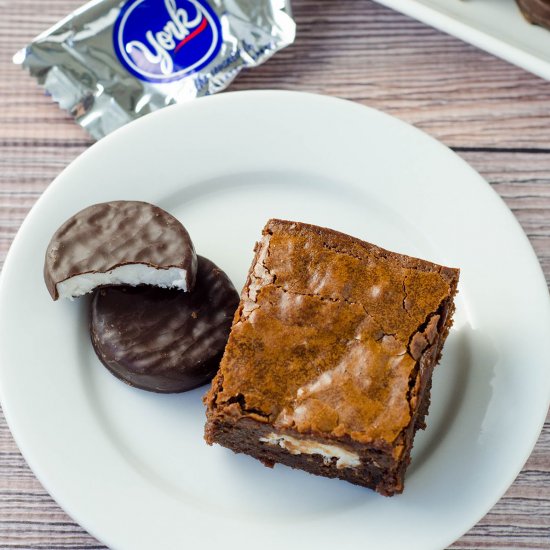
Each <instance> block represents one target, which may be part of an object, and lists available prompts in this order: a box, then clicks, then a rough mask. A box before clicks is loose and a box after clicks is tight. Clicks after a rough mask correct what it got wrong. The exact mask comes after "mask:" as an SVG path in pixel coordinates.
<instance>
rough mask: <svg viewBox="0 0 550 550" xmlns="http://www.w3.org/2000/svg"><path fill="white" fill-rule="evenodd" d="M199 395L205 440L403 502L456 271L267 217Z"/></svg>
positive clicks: (450, 308)
mask: <svg viewBox="0 0 550 550" xmlns="http://www.w3.org/2000/svg"><path fill="white" fill-rule="evenodd" d="M255 252H256V255H255V258H254V261H253V263H252V266H251V268H250V272H249V275H248V279H247V282H246V284H245V287H244V289H243V292H242V295H241V302H240V305H239V308H238V309H237V312H236V314H235V318H234V321H233V326H232V329H231V334H230V337H229V341H228V343H227V346H226V349H225V353H224V356H223V359H222V362H221V366H220V369H219V371H218V374H217V375H216V377H215V378H214V380H213V383H212V387H211V389H210V391H209V392H208V394H207V395H206V396H205V403H206V405H207V423H206V429H205V439H206V441H207V442H208V443H209V444H212V443H219V444H220V445H223V446H225V447H228V448H230V449H232V450H233V451H235V452H242V453H246V454H249V455H251V456H253V457H255V458H257V459H259V460H261V461H262V462H263V463H264V464H265V465H267V466H273V465H274V464H275V463H281V464H286V465H287V466H291V467H293V468H300V469H302V470H305V471H307V472H310V473H313V474H317V475H322V476H327V477H337V478H341V479H344V480H346V481H349V482H351V483H355V484H358V485H363V486H365V487H370V488H372V489H375V490H376V491H378V492H379V493H382V494H383V495H393V494H395V493H400V492H402V491H403V480H404V476H405V470H406V468H407V465H408V464H409V462H410V453H411V449H412V445H413V439H414V435H415V432H416V430H417V429H418V428H424V427H425V423H424V418H425V416H426V415H427V413H428V407H429V403H430V388H431V377H432V371H433V368H434V366H435V365H436V363H437V362H438V361H439V358H440V356H441V350H442V348H443V343H444V341H445V338H446V337H447V334H448V332H449V328H450V327H451V324H452V321H451V318H452V313H453V310H454V304H453V297H454V295H455V293H456V289H457V283H458V276H459V271H458V270H457V269H451V268H448V267H443V266H440V265H436V264H433V263H431V262H427V261H424V260H420V259H417V258H412V257H409V256H404V255H402V254H397V253H394V252H389V251H387V250H384V249H382V248H379V247H377V246H375V245H372V244H369V243H367V242H364V241H361V240H359V239H356V238H354V237H350V236H348V235H344V234H343V233H339V232H336V231H333V230H330V229H326V228H322V227H316V226H313V225H307V224H304V223H297V222H290V221H282V220H270V221H269V222H268V223H267V225H266V226H265V228H264V230H263V236H262V239H261V240H260V242H259V243H257V245H256V249H255Z"/></svg>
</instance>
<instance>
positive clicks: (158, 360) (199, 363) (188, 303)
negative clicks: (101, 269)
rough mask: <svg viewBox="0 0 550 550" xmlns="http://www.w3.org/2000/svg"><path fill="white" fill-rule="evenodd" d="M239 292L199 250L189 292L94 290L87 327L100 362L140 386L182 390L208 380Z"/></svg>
mask: <svg viewBox="0 0 550 550" xmlns="http://www.w3.org/2000/svg"><path fill="white" fill-rule="evenodd" d="M238 303H239V296H238V294H237V291H236V290H235V287H234V286H233V284H232V283H231V281H230V280H229V278H228V277H227V275H226V274H225V273H224V272H223V271H222V270H221V269H219V268H218V267H216V265H215V264H214V263H212V262H211V261H210V260H207V259H206V258H203V257H202V256H198V270H197V280H196V283H195V288H194V289H193V291H192V292H182V291H181V290H172V289H162V288H156V287H147V286H139V287H127V286H120V287H106V288H101V289H98V290H96V291H95V294H94V297H93V300H92V305H91V321H90V333H91V337H92V344H93V346H94V349H95V351H96V353H97V356H98V357H99V359H100V360H101V362H102V363H103V364H104V365H105V366H106V367H107V368H108V369H109V370H110V371H111V372H112V373H113V374H114V375H116V376H118V377H119V378H120V379H122V380H124V381H125V382H127V383H128V384H130V385H132V386H135V387H138V388H142V389H144V390H150V391H156V392H162V393H171V392H183V391H186V390H190V389H193V388H195V387H197V386H200V385H202V384H205V383H206V382H208V381H210V380H211V379H212V377H213V376H214V374H215V373H216V371H217V370H218V365H219V362H220V359H221V356H222V354H223V350H224V348H225V344H226V342H227V338H228V336H229V330H230V329H231V322H232V321H233V315H234V313H235V310H236V309H237V305H238Z"/></svg>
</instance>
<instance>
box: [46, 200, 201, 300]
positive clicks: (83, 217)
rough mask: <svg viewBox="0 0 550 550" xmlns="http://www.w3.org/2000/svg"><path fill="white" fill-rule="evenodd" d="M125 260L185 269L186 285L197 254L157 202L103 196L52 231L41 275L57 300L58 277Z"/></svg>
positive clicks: (191, 281) (192, 278)
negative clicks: (112, 198)
mask: <svg viewBox="0 0 550 550" xmlns="http://www.w3.org/2000/svg"><path fill="white" fill-rule="evenodd" d="M127 264H145V265H147V266H150V267H153V268H156V269H168V268H171V267H175V268H180V269H185V270H186V287H187V289H188V290H190V289H192V288H193V284H194V281H195V275H196V270H197V256H196V254H195V249H194V247H193V243H192V242H191V238H190V237H189V233H187V231H186V229H185V228H184V227H183V225H182V224H181V223H180V222H179V221H178V220H177V219H176V218H174V216H172V215H171V214H169V213H168V212H166V211H165V210H163V209H162V208H159V207H158V206H154V205H152V204H149V203H146V202H140V201H112V202H104V203H100V204H94V205H93V206H89V207H88V208H85V209H84V210H81V211H80V212H78V213H77V214H75V215H74V216H72V217H71V218H69V219H68V220H67V221H66V222H65V223H64V224H63V225H62V226H61V227H60V228H59V229H58V230H57V231H56V232H55V233H54V235H53V237H52V239H51V241H50V244H49V245H48V248H47V251H46V258H45V263H44V280H45V282H46V286H47V287H48V291H49V292H50V294H51V296H52V298H53V299H54V300H57V299H58V297H59V294H58V290H57V284H58V283H60V282H63V281H65V280H67V279H69V278H71V277H74V276H75V275H81V274H85V273H98V272H101V273H105V272H109V271H111V270H113V269H115V268H117V267H120V266H123V265H127Z"/></svg>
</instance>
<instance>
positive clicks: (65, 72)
mask: <svg viewBox="0 0 550 550" xmlns="http://www.w3.org/2000/svg"><path fill="white" fill-rule="evenodd" d="M295 30H296V29H295V24H294V21H293V20H292V17H291V14H290V6H289V4H288V1H285V0H123V1H121V0H94V1H92V2H89V3H88V4H86V5H84V6H83V7H81V8H80V9H78V10H76V11H75V12H73V13H72V14H70V15H69V16H68V17H66V18H65V19H63V20H62V21H60V22H59V23H58V24H57V25H55V26H54V27H52V28H51V29H49V30H47V31H46V32H44V33H43V34H41V35H40V36H38V37H37V38H35V39H34V40H33V41H32V42H31V44H30V45H29V46H27V47H26V48H24V49H23V50H21V51H19V52H18V53H17V54H16V55H15V57H14V62H15V63H18V64H22V65H23V66H24V67H26V68H27V69H29V71H30V73H31V75H33V76H35V77H36V79H37V80H38V82H39V83H40V84H42V85H44V87H45V88H46V90H47V91H48V92H49V93H50V94H51V95H52V97H53V99H54V100H55V101H57V102H58V103H59V105H60V107H61V108H63V109H67V110H68V111H69V112H70V113H71V114H72V115H73V116H74V117H75V119H76V121H77V122H78V123H79V124H80V125H81V126H82V127H83V128H85V129H86V130H87V131H88V132H89V133H90V134H91V135H92V136H93V137H94V138H96V139H99V138H101V137H103V136H104V135H106V134H108V133H109V132H112V131H113V130H115V129H116V128H118V127H120V126H122V125H124V124H126V123H127V122H130V121H131V120H133V119H135V118H138V117H140V116H143V115H145V114H147V113H150V112H152V111H155V110H157V109H160V108H161V107H165V106H167V105H171V104H174V103H182V102H185V101H188V100H190V99H194V98H197V97H201V96H204V95H208V94H212V93H216V92H219V91H220V90H223V89H224V88H225V87H226V86H228V85H229V83H230V82H231V81H232V80H233V79H234V78H235V76H236V75H237V74H238V73H239V71H240V70H241V69H243V68H244V67H255V66H256V65H259V64H260V63H262V62H263V61H265V60H266V59H268V58H269V57H270V56H271V55H273V54H274V53H275V52H276V51H278V50H280V49H281V48H284V47H285V46H287V45H289V44H291V43H292V42H293V41H294V36H295Z"/></svg>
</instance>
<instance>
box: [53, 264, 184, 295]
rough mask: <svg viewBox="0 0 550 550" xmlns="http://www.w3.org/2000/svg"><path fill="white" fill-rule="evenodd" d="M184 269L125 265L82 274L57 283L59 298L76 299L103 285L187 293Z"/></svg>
mask: <svg viewBox="0 0 550 550" xmlns="http://www.w3.org/2000/svg"><path fill="white" fill-rule="evenodd" d="M186 275H187V270H186V269H180V268H178V267H170V268H168V269H158V268H154V267H151V266H150V265H147V264H126V265H121V266H119V267H115V269H112V270H111V271H106V272H96V273H82V274H80V275H75V276H74V277H70V278H69V279H66V280H64V281H62V282H60V283H57V292H58V294H59V297H60V298H71V299H72V298H76V297H77V296H82V295H83V294H88V292H91V291H92V290H93V289H94V288H96V287H98V286H104V285H130V286H137V285H154V286H160V287H162V288H179V289H181V290H183V291H187V283H186V279H185V276H186Z"/></svg>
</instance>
